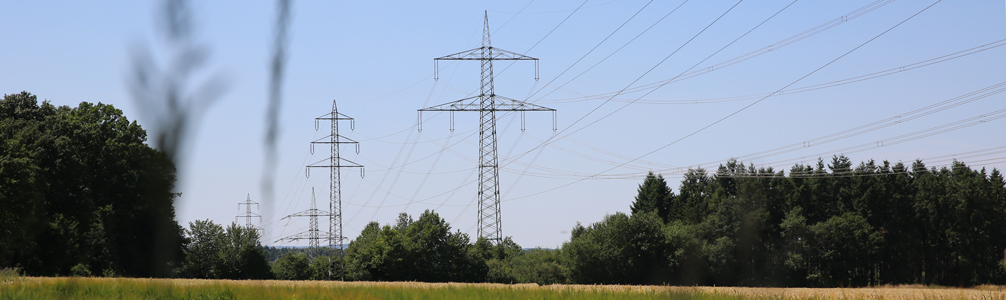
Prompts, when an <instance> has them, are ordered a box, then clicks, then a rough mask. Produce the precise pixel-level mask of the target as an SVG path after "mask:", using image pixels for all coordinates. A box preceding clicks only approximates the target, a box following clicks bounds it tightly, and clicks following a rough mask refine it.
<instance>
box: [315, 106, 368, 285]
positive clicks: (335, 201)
mask: <svg viewBox="0 0 1006 300" xmlns="http://www.w3.org/2000/svg"><path fill="white" fill-rule="evenodd" d="M322 121H329V122H330V125H331V130H332V133H331V134H330V135H329V136H326V137H323V138H320V139H318V140H315V141H313V142H311V153H314V145H315V144H329V146H330V150H331V155H330V156H329V157H327V158H325V159H322V160H321V161H318V162H315V163H314V164H311V165H308V166H307V170H308V173H307V174H308V176H310V170H311V168H327V169H329V171H330V172H329V182H330V183H329V208H330V209H331V214H330V215H329V223H328V226H329V227H328V228H329V235H328V247H329V248H330V249H334V248H335V246H336V245H338V246H339V250H340V251H339V253H340V255H345V249H343V247H342V245H343V243H342V241H343V240H345V236H344V235H343V232H342V183H341V180H342V178H341V175H342V168H360V176H363V165H361V164H358V163H355V162H353V161H350V160H348V159H345V158H342V156H341V155H340V152H339V150H340V149H339V148H340V145H342V144H354V145H356V152H357V153H359V152H360V143H359V142H357V141H354V140H352V139H350V138H347V137H345V136H342V135H340V134H339V121H349V126H350V130H353V129H355V127H356V120H354V119H353V118H351V117H349V116H347V115H345V114H342V113H340V112H339V109H338V107H337V106H336V103H335V100H332V112H330V113H327V114H324V115H322V116H320V117H317V118H315V119H314V129H315V130H318V128H319V126H318V125H319V123H320V122H322ZM345 261H346V260H345V259H342V268H341V270H343V271H342V272H341V274H339V276H340V278H341V279H343V280H345V269H346V262H345ZM331 269H332V268H329V270H331ZM329 276H330V277H331V276H333V274H331V273H329Z"/></svg>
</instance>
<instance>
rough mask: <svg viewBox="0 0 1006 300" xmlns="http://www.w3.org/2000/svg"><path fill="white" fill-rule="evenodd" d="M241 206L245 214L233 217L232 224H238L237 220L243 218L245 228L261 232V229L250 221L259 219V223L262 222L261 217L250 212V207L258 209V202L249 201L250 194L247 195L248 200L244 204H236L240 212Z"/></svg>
mask: <svg viewBox="0 0 1006 300" xmlns="http://www.w3.org/2000/svg"><path fill="white" fill-rule="evenodd" d="M241 205H244V206H245V213H244V214H241V215H237V216H235V217H234V222H238V219H241V218H245V227H246V228H248V229H253V230H256V231H259V232H260V233H261V232H262V227H258V226H255V225H253V224H252V219H254V218H259V222H261V221H262V215H260V214H256V213H253V212H252V211H251V206H252V205H255V208H259V206H258V202H255V201H252V200H251V194H248V199H246V200H245V202H238V210H241Z"/></svg>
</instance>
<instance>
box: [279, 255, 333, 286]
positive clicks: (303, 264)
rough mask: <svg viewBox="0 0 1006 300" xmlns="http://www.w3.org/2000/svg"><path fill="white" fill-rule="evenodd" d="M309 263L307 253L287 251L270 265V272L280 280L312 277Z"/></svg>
mask: <svg viewBox="0 0 1006 300" xmlns="http://www.w3.org/2000/svg"><path fill="white" fill-rule="evenodd" d="M310 265H311V263H310V262H308V258H307V254H304V253H287V254H286V255H283V257H280V258H279V260H277V261H276V263H274V264H273V265H272V273H273V276H275V277H276V279H281V280H307V279H312V278H311V277H312V274H311V273H312V272H311V271H312V270H311V269H310ZM326 275H327V274H326ZM326 279H327V278H326Z"/></svg>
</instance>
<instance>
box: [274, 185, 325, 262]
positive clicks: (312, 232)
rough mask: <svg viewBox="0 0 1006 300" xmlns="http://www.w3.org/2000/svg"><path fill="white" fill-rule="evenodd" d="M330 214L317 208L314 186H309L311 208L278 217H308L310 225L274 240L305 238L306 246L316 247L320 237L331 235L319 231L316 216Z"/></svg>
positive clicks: (287, 240) (289, 240)
mask: <svg viewBox="0 0 1006 300" xmlns="http://www.w3.org/2000/svg"><path fill="white" fill-rule="evenodd" d="M331 215H332V214H331V213H330V212H327V211H324V210H320V209H318V205H317V203H316V201H315V199H314V188H313V187H312V188H311V208H310V209H308V210H305V211H301V212H298V213H294V214H291V215H288V216H286V217H283V218H282V219H280V220H281V221H282V220H286V219H289V218H292V217H308V218H310V219H311V225H310V227H308V230H307V231H302V232H299V233H295V234H293V235H290V236H287V237H284V238H281V239H278V240H276V242H277V243H278V242H284V241H286V242H292V241H298V240H307V242H308V247H310V248H312V249H314V248H318V247H319V246H320V243H319V241H320V240H321V238H322V237H327V236H331V234H330V233H328V232H324V233H323V232H321V230H320V229H318V217H327V216H331Z"/></svg>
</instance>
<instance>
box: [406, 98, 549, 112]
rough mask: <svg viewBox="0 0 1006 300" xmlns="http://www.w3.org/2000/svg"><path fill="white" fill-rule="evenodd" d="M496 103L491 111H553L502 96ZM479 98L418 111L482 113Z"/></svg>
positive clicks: (494, 102) (493, 103)
mask: <svg viewBox="0 0 1006 300" xmlns="http://www.w3.org/2000/svg"><path fill="white" fill-rule="evenodd" d="M494 98H496V101H493V102H492V105H493V106H492V108H490V109H491V110H493V111H555V109H554V108H548V107H544V106H541V105H535V104H531V103H528V102H524V101H520V100H514V99H510V98H507V97H503V96H495V97H494ZM483 110H484V109H483V108H482V104H481V103H480V101H479V96H475V97H469V98H464V99H461V100H457V101H452V102H447V103H444V104H440V105H435V106H430V107H427V108H423V109H419V111H483Z"/></svg>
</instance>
